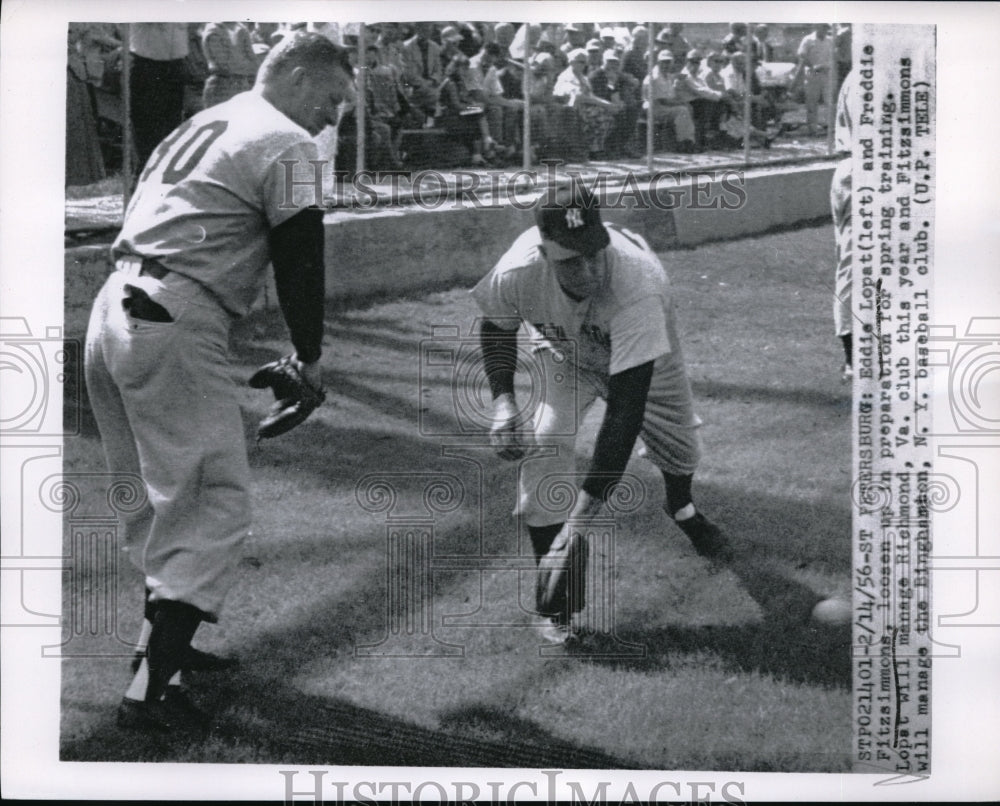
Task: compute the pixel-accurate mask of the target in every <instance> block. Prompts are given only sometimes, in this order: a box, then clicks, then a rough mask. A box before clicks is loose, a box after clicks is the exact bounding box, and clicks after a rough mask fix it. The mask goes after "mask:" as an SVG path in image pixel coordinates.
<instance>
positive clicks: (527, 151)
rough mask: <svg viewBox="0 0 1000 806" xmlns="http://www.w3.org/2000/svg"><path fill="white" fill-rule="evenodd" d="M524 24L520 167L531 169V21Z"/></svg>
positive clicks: (526, 169)
mask: <svg viewBox="0 0 1000 806" xmlns="http://www.w3.org/2000/svg"><path fill="white" fill-rule="evenodd" d="M523 25H524V71H523V74H522V76H521V94H522V97H523V98H524V119H523V123H524V133H523V134H522V135H521V167H522V168H523V169H524V170H525V171H530V170H531V23H530V22H526V23H523Z"/></svg>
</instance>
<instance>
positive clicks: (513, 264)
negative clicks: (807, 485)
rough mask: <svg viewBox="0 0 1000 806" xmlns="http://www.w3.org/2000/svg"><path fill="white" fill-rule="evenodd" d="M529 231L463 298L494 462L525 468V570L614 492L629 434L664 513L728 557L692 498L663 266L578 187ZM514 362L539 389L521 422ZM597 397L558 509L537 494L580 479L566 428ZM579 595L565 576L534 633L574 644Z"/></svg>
mask: <svg viewBox="0 0 1000 806" xmlns="http://www.w3.org/2000/svg"><path fill="white" fill-rule="evenodd" d="M535 220H536V222H537V225H536V226H535V227H532V228H531V229H529V230H527V231H525V232H524V233H523V234H522V235H521V236H520V237H519V238H518V239H517V240H516V241H515V242H514V244H513V246H511V248H510V249H509V250H508V251H507V253H506V254H505V255H504V256H503V257H502V258H500V260H499V262H498V263H497V264H496V265H495V266H494V267H493V269H492V271H490V273H489V274H488V275H487V276H486V277H485V278H483V279H482V280H481V281H480V282H479V284H478V285H477V286H476V287H475V288H474V289H473V291H472V295H473V298H474V299H475V300H476V302H477V303H478V305H479V307H480V308H481V310H482V311H483V313H484V314H485V316H486V319H485V320H484V322H483V326H482V333H481V336H482V352H483V361H484V368H485V373H486V377H487V380H488V382H489V384H490V389H491V392H492V394H493V401H494V412H493V427H492V431H491V442H492V444H493V446H494V448H495V449H496V451H497V453H498V455H499V456H500V457H501V458H503V459H508V460H514V459H521V458H524V459H525V461H524V462H523V464H522V465H521V467H520V474H519V488H518V501H517V508H516V513H517V515H518V516H519V517H520V518H522V519H523V520H524V522H525V523H526V524H527V527H528V531H529V534H530V536H531V542H532V547H533V549H534V552H535V557H536V560H541V558H542V557H544V556H545V554H546V553H547V552H548V551H549V548H550V547H551V546H552V544H553V543H554V542H555V541H556V540H557V539H558V540H559V541H565V540H573V541H577V542H579V541H580V540H584V538H582V537H581V535H582V532H583V530H585V529H586V527H587V522H588V520H590V519H593V518H595V517H596V516H597V515H598V513H599V512H600V511H601V508H602V507H603V505H604V502H605V501H607V500H608V498H609V497H610V496H611V495H612V493H613V490H614V488H615V486H616V485H617V484H618V482H619V481H620V480H621V477H622V474H623V473H624V471H625V467H626V465H627V464H628V460H629V457H630V456H631V454H632V449H633V447H634V445H635V441H636V439H637V438H638V437H639V436H640V435H641V436H642V439H643V441H644V443H645V445H646V449H647V456H648V457H649V459H650V461H652V462H653V464H655V465H656V466H657V467H659V469H660V471H661V472H662V474H663V479H664V483H665V487H666V502H665V509H666V511H667V513H668V515H670V517H671V518H673V520H674V521H675V522H676V523H677V525H678V526H679V527H680V528H681V529H682V530H683V531H684V532H685V534H687V536H688V537H689V538H690V540H691V541H692V543H693V544H694V547H695V549H696V551H698V553H699V554H703V555H706V556H713V557H725V556H726V554H727V552H728V549H727V545H726V541H725V539H724V538H723V536H722V534H721V532H720V530H719V529H718V527H716V526H714V525H713V524H712V523H710V522H709V521H708V520H707V519H706V518H705V516H704V515H703V514H702V513H701V512H700V511H698V510H697V509H696V508H695V505H694V502H693V500H692V498H691V481H692V477H693V474H694V471H695V468H696V467H697V465H698V459H699V454H700V445H699V439H698V432H697V428H698V426H699V424H700V420H699V419H698V417H697V415H695V413H694V408H693V402H692V399H691V387H690V384H689V382H688V378H687V374H686V370H685V366H684V357H683V354H682V352H681V347H680V342H679V340H678V337H677V331H676V325H675V321H674V311H673V296H672V293H671V289H670V282H669V280H668V278H667V275H666V272H665V271H664V268H663V265H662V264H661V263H660V261H659V259H658V258H657V256H656V255H655V254H654V253H653V252H652V250H651V249H650V248H649V246H648V245H647V244H646V242H645V241H644V240H643V239H642V238H641V237H640V236H638V235H636V234H634V233H632V232H630V231H628V230H625V229H620V228H618V227H613V226H610V225H609V226H605V225H604V224H603V223H602V222H601V214H600V210H599V209H598V204H597V202H596V200H595V199H594V197H593V196H592V195H591V194H590V193H589V191H587V190H586V189H585V188H583V187H580V186H578V185H576V184H574V185H573V186H571V187H570V188H563V189H560V190H559V191H556V192H555V193H554V194H551V195H550V196H548V197H546V198H543V199H542V200H540V201H539V203H538V205H537V207H536V210H535ZM522 325H523V326H524V327H525V328H526V330H527V332H528V338H529V340H530V344H531V354H530V356H529V357H528V358H527V359H525V358H524V356H523V354H522V355H520V356H519V354H518V350H517V332H518V329H519V328H520V327H521V326H522ZM519 358H520V360H522V361H524V360H529V361H532V362H533V363H534V366H533V367H532V369H533V370H534V371H535V372H534V374H535V375H536V376H541V377H542V379H543V381H542V384H541V399H540V400H538V401H537V406H536V408H535V409H534V411H521V410H520V409H519V407H518V402H517V400H516V399H515V395H514V368H515V366H516V365H517V362H518V359H519ZM597 397H603V398H604V399H605V400H606V401H607V410H606V412H605V415H604V420H603V423H602V425H601V429H600V432H599V434H598V436H597V442H596V444H595V446H594V453H593V457H592V458H591V461H590V467H589V471H588V472H587V474H586V475H585V476H583V477H582V479H583V480H582V483H580V484H579V485H578V487H579V489H578V490H577V494H576V497H575V501H572V502H571V501H567V500H565V498H566V497H565V496H563V497H561V498H562V500H561V502H560V501H559V500H556V499H557V498H560V496H557V495H553V494H551V493H549V492H548V488H549V487H550V486H551V485H552V484H560V483H565V481H566V479H567V477H569V478H571V479H572V478H575V477H577V476H576V473H575V445H576V429H577V424H579V423H580V422H581V421H582V418H583V414H584V412H585V411H586V410H587V408H588V407H589V406H590V404H591V403H592V402H593V401H594V400H595V399H596V398H597ZM553 449H555V450H553ZM573 573H574V572H572V571H571V575H573ZM584 598H585V591H584V579H583V577H582V576H581V574H580V573H576V574H575V578H573V577H572V576H571V580H570V583H569V585H568V592H567V595H566V597H565V599H566V601H565V602H564V603H560V606H559V607H556V608H554V611H555V612H550V611H545V612H541V613H540V614H541V615H542V616H543V617H544V618H545V620H544V621H543V622H542V623H541V624H540V627H541V628H542V635H543V636H544V637H545V638H547V639H548V640H550V641H553V642H563V641H565V640H569V639H571V638H572V637H573V636H574V626H573V624H572V616H573V614H574V613H578V612H579V611H580V610H582V609H583V607H584V603H585V602H584Z"/></svg>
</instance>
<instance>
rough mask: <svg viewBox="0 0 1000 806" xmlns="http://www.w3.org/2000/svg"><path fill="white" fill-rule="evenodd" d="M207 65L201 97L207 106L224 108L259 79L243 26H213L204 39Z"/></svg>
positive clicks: (216, 24)
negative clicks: (206, 76) (224, 104)
mask: <svg viewBox="0 0 1000 806" xmlns="http://www.w3.org/2000/svg"><path fill="white" fill-rule="evenodd" d="M201 46H202V50H203V51H204V53H205V60H206V61H207V62H208V78H207V79H206V80H205V91H204V93H203V95H202V98H203V100H204V106H205V108H206V109H208V108H209V107H210V106H215V105H216V104H221V103H222V102H223V101H228V100H229V99H230V98H232V97H233V96H234V95H238V94H239V93H241V92H246V91H247V90H249V89H250V88H251V87H253V85H254V80H255V79H256V77H257V64H258V62H257V55H256V54H255V53H254V51H253V44H252V43H251V41H250V31H249V30H248V29H247V27H246V26H245V25H244V24H243V23H242V22H212V23H209V24H208V25H206V26H205V31H204V33H203V34H202V37H201Z"/></svg>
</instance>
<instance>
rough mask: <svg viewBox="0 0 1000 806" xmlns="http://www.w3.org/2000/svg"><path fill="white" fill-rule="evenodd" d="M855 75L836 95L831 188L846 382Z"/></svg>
mask: <svg viewBox="0 0 1000 806" xmlns="http://www.w3.org/2000/svg"><path fill="white" fill-rule="evenodd" d="M854 75H855V74H854V73H853V72H851V73H848V75H847V78H846V79H844V83H843V84H842V85H841V87H840V94H839V95H838V96H837V117H836V120H835V125H834V133H833V137H834V148H835V149H836V150H837V153H838V154H839V155H840V161H839V162H838V163H837V167H836V168H835V169H834V172H833V182H832V184H831V185H830V207H831V208H832V209H833V227H834V237H835V238H836V247H837V253H836V254H837V274H836V279H835V281H834V295H835V296H834V300H833V325H834V328H835V330H836V334H837V338H839V339H840V342H841V344H842V345H843V348H844V367H843V369H842V370H841V377H842V378H843V379H844V380H845V381H849V380H851V378H853V377H854V357H853V352H854V347H853V335H852V325H853V319H852V314H851V167H852V163H851V142H852V129H853V121H852V118H851V109H850V104H851V101H852V100H853V99H852V96H853V94H854V91H855V86H854V85H855V80H854Z"/></svg>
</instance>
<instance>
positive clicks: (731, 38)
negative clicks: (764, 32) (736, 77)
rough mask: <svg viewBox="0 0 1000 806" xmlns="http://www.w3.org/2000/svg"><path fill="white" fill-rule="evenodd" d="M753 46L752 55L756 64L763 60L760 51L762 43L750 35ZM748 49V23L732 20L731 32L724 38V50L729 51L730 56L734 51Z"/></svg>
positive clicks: (743, 51)
mask: <svg viewBox="0 0 1000 806" xmlns="http://www.w3.org/2000/svg"><path fill="white" fill-rule="evenodd" d="M750 39H751V43H750V47H752V49H753V50H752V51H751V56H752V57H753V60H754V64H757V63H759V62H760V61H761V53H760V50H759V48H760V43H759V42H758V41H757V40H756V39H755V38H753V37H750ZM746 49H747V25H746V23H745V22H731V23H729V33H728V34H726V36H725V37H724V38H723V40H722V50H723V52H724V53H727V54H728V55H729V57H730V58H732V55H733V54H734V53H737V52H740V53H745V52H746Z"/></svg>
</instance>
